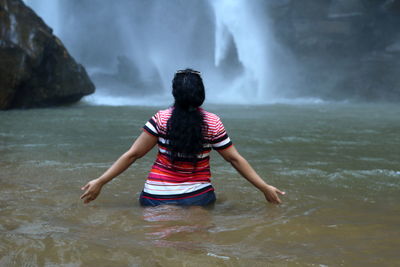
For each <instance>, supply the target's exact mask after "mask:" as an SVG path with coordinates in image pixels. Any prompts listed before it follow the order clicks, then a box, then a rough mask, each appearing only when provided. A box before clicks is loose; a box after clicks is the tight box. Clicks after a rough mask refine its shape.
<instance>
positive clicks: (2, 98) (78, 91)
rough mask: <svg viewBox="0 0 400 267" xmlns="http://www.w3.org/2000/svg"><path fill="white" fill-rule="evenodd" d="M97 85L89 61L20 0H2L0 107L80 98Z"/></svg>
mask: <svg viewBox="0 0 400 267" xmlns="http://www.w3.org/2000/svg"><path fill="white" fill-rule="evenodd" d="M94 91H95V86H94V84H93V83H92V82H91V80H90V78H89V76H88V75H87V73H86V70H85V69H84V67H83V66H82V65H80V64H78V63H76V61H75V60H74V59H73V58H72V57H71V55H70V54H69V53H68V51H67V50H66V48H65V47H64V45H63V44H62V42H61V41H60V40H59V39H58V38H57V37H56V36H54V35H53V33H52V29H51V28H50V27H48V26H47V25H46V24H45V23H44V22H43V20H42V19H41V18H40V17H38V16H37V15H36V14H35V12H34V11H32V9H30V8H29V7H27V6H26V5H25V4H24V3H23V1H21V0H0V110H1V109H3V110H4V109H12V108H34V107H49V106H57V105H63V104H69V103H73V102H77V101H79V100H80V99H81V98H82V97H83V96H85V95H89V94H91V93H93V92H94Z"/></svg>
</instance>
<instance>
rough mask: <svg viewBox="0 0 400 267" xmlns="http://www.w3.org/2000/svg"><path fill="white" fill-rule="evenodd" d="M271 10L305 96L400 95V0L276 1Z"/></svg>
mask: <svg viewBox="0 0 400 267" xmlns="http://www.w3.org/2000/svg"><path fill="white" fill-rule="evenodd" d="M269 12H270V16H271V20H272V22H273V23H274V27H273V29H274V31H275V35H276V38H277V39H278V40H279V42H280V43H282V44H284V46H285V47H286V48H287V49H288V50H289V51H291V53H292V54H293V55H294V58H295V59H296V60H297V61H298V64H297V65H298V66H301V69H300V70H299V73H298V77H297V78H298V79H297V80H298V81H300V82H299V83H297V84H296V86H298V87H300V88H297V90H296V91H298V92H301V93H302V94H303V95H302V96H319V97H322V98H325V99H337V100H342V99H355V100H367V101H368V100H384V101H387V100H388V101H399V100H400V75H399V74H400V32H399V29H400V0H382V1H376V0H318V1H314V0H286V1H274V4H272V5H271V6H270V9H269Z"/></svg>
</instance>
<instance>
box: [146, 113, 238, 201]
mask: <svg viewBox="0 0 400 267" xmlns="http://www.w3.org/2000/svg"><path fill="white" fill-rule="evenodd" d="M199 109H200V111H201V112H202V113H203V117H204V122H205V124H206V126H207V127H204V129H203V134H204V139H205V144H204V147H203V151H202V152H201V153H200V154H198V155H197V157H198V159H199V160H198V161H197V163H196V166H194V165H193V163H191V162H189V161H185V160H184V158H182V160H181V159H179V160H177V161H175V162H174V163H172V162H171V160H170V157H169V155H170V150H169V148H168V140H167V139H166V135H167V123H168V120H169V118H170V117H171V115H172V111H173V108H169V109H165V110H160V111H158V112H157V113H156V114H155V115H154V116H153V117H152V118H151V119H150V120H149V121H148V122H147V123H146V124H145V126H144V127H143V129H144V130H145V131H146V132H147V133H149V134H152V135H154V136H156V137H157V138H158V154H157V158H156V161H155V162H154V164H153V166H152V168H151V170H150V173H149V175H148V177H147V180H146V183H145V185H144V189H143V192H144V193H145V194H147V196H149V197H151V196H153V197H154V196H157V195H158V196H161V197H175V196H179V195H181V196H182V195H190V193H198V192H200V193H206V192H208V191H211V190H214V189H213V188H212V186H211V181H210V179H211V172H210V157H209V155H210V152H211V149H215V150H222V149H226V148H228V147H230V146H231V145H232V142H231V140H230V139H229V137H228V135H227V133H226V131H225V128H224V125H223V124H222V122H221V120H220V118H219V117H218V116H217V115H215V114H213V113H210V112H208V111H205V110H204V109H202V108H199ZM203 189H204V191H203Z"/></svg>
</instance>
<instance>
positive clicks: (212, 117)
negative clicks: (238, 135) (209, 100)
mask: <svg viewBox="0 0 400 267" xmlns="http://www.w3.org/2000/svg"><path fill="white" fill-rule="evenodd" d="M200 110H201V112H202V113H203V116H204V119H205V120H206V121H208V122H214V123H216V122H219V121H221V119H220V118H219V116H218V115H217V114H215V113H212V112H209V111H207V110H205V109H203V108H201V109H200Z"/></svg>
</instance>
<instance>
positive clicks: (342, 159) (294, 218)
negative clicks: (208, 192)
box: [0, 104, 400, 266]
mask: <svg viewBox="0 0 400 267" xmlns="http://www.w3.org/2000/svg"><path fill="white" fill-rule="evenodd" d="M157 109H158V108H157V107H101V106H85V105H77V106H73V107H66V108H56V109H35V110H27V111H26V110H16V111H6V112H1V113H0V266H54V265H56V266H60V265H61V266H96V265H97V266H266V265H268V266H340V265H343V266H398V265H400V256H399V255H398V248H399V246H400V240H399V236H400V227H399V226H400V194H399V189H400V164H399V162H400V107H398V106H395V105H361V104H360V105H358V104H357V105H356V104H320V105H319V104H318V105H298V106H297V105H270V106H223V107H216V106H209V107H207V109H208V110H209V111H211V112H215V113H217V114H218V115H220V117H221V118H222V120H223V122H224V124H225V126H226V128H227V130H228V133H229V135H230V136H231V138H232V140H233V142H234V143H235V145H236V147H237V148H238V150H239V152H241V154H242V155H244V156H245V157H246V158H247V159H248V160H249V161H250V163H251V164H252V165H253V167H254V168H255V169H256V170H257V171H258V172H259V174H260V175H261V176H262V177H263V178H264V179H265V180H266V181H267V182H268V183H270V184H272V185H275V186H277V187H278V188H280V189H282V190H284V191H286V192H287V195H286V196H285V197H283V198H282V200H283V204H282V205H280V206H273V205H270V204H267V203H266V202H265V200H264V198H263V196H262V194H261V193H259V192H258V191H257V190H256V189H254V188H253V187H252V186H251V185H250V184H248V183H247V182H246V181H245V180H244V179H242V178H241V177H240V176H239V175H238V174H237V173H236V172H235V171H234V170H233V168H232V167H231V166H230V165H228V164H227V163H225V162H223V160H222V159H221V158H220V157H219V155H218V154H217V153H215V152H213V154H212V171H213V177H214V178H213V183H214V186H215V188H216V193H217V198H218V201H217V203H216V205H215V207H214V208H212V209H201V208H190V209H183V208H179V207H157V208H146V209H144V208H142V207H140V206H139V205H138V202H137V197H138V195H139V192H140V191H141V189H142V186H143V183H144V179H145V177H146V175H147V171H148V170H149V168H150V166H151V164H152V162H153V160H154V155H155V151H152V152H151V153H150V154H149V155H147V156H146V157H145V158H143V159H141V160H140V161H138V162H137V163H135V164H134V165H133V166H132V167H131V168H130V169H129V170H128V171H127V172H125V173H124V174H122V175H121V176H120V177H118V178H116V179H115V180H114V181H112V182H111V183H110V184H108V185H107V186H106V187H104V189H103V191H102V194H101V195H100V197H99V198H98V199H97V200H96V201H95V202H93V203H92V204H90V205H86V206H85V205H83V204H82V203H81V201H80V200H79V196H80V194H81V191H80V187H81V186H82V185H84V184H85V183H86V182H87V181H88V180H90V179H93V178H96V177H98V176H99V175H100V174H101V173H102V172H103V171H105V170H106V168H108V167H109V166H110V165H111V164H112V162H113V161H114V160H115V159H116V158H118V156H119V155H120V154H122V153H123V152H124V151H125V150H127V149H128V148H129V147H130V145H131V143H132V142H133V140H134V139H135V137H136V136H137V135H138V134H139V133H140V128H141V127H142V125H143V124H144V122H145V121H146V120H147V119H148V118H150V116H151V115H153V113H154V112H156V111H157Z"/></svg>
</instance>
